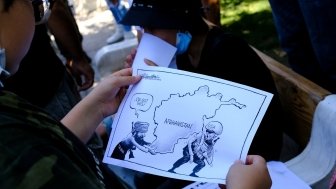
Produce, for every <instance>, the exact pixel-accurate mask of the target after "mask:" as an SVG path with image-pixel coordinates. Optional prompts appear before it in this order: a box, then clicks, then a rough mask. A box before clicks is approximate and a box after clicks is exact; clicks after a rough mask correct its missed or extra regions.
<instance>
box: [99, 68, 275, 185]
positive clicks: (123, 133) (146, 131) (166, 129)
mask: <svg viewBox="0 0 336 189" xmlns="http://www.w3.org/2000/svg"><path fill="white" fill-rule="evenodd" d="M134 74H137V75H141V76H142V79H141V82H139V83H137V84H136V85H134V86H132V87H131V88H129V89H130V90H128V92H127V94H126V96H125V98H124V99H123V101H122V104H121V105H120V107H119V109H118V112H117V114H116V116H115V119H114V122H113V127H114V130H112V132H111V135H110V139H109V143H108V147H107V149H106V153H105V155H104V160H103V161H104V162H105V163H109V164H114V165H117V166H122V167H126V168H129V169H133V170H137V171H142V172H146V173H150V174H157V175H161V176H167V177H172V178H178V179H186V180H194V181H207V182H218V183H223V182H224V183H225V176H226V174H227V171H228V170H229V167H230V165H231V164H232V163H233V162H234V161H235V160H237V159H245V158H246V155H247V152H248V150H249V147H250V145H251V143H252V139H253V137H254V134H255V132H256V130H257V129H258V126H259V124H260V122H261V120H262V117H263V115H264V114H265V112H266V110H267V107H268V105H269V103H270V101H271V99H272V94H270V93H267V92H265V91H260V90H258V89H255V88H251V87H249V86H245V85H240V84H237V83H233V82H230V81H226V80H222V79H218V78H213V77H208V76H205V75H198V74H194V73H189V72H184V71H181V70H173V69H165V68H161V67H152V66H149V67H143V68H137V70H136V71H134ZM136 122H139V123H142V124H143V127H141V128H142V129H140V128H139V129H135V127H134V125H137V124H135V123H136ZM133 123H134V124H133ZM144 123H145V124H144ZM131 125H133V127H134V128H133V129H131V127H130V126H131ZM131 130H132V131H131ZM136 131H137V132H138V133H136ZM135 136H137V137H139V138H138V139H137V141H142V143H141V142H137V143H132V140H133V141H136V140H135ZM132 138H133V139H132ZM126 141H127V142H126ZM123 143H124V144H123ZM137 148H138V150H135V149H137ZM118 151H119V157H118V156H114V155H115V154H116V153H117V152H118ZM129 156H130V158H129ZM132 157H134V158H132ZM188 162H189V163H188Z"/></svg>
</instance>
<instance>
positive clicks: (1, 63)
mask: <svg viewBox="0 0 336 189" xmlns="http://www.w3.org/2000/svg"><path fill="white" fill-rule="evenodd" d="M5 67H6V53H5V49H3V48H0V87H3V84H2V80H3V79H6V78H7V77H9V75H10V74H9V73H8V72H7V71H6V70H5Z"/></svg>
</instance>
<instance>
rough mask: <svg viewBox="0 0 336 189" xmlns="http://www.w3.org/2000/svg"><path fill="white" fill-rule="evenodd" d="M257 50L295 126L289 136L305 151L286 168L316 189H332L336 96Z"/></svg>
mask: <svg viewBox="0 0 336 189" xmlns="http://www.w3.org/2000/svg"><path fill="white" fill-rule="evenodd" d="M254 50H255V51H256V52H257V54H258V55H259V56H260V57H261V58H262V60H263V61H264V62H265V64H266V66H267V67H268V68H269V70H270V71H271V73H272V75H273V78H274V81H275V84H276V87H277V90H278V93H279V96H280V100H281V103H282V105H283V107H284V110H285V113H286V116H288V118H289V120H290V123H291V124H290V125H287V126H285V132H286V134H288V136H290V137H291V138H292V139H293V140H294V141H295V142H296V143H297V144H298V145H299V146H300V147H301V148H302V150H303V151H302V152H301V153H299V154H298V155H296V156H295V157H294V158H292V159H290V160H289V161H287V162H285V164H286V166H287V167H288V168H289V169H290V170H291V171H292V172H294V173H295V174H296V175H297V176H299V178H301V179H302V180H303V181H305V182H306V183H307V184H309V185H310V186H311V187H312V188H328V186H327V185H328V183H329V180H330V175H331V173H332V170H333V169H335V161H336V94H331V93H330V92H329V91H327V90H325V89H324V88H322V87H320V86H319V85H317V84H315V83H313V82H312V81H310V80H308V79H306V78H304V77H303V76H301V75H299V74H297V73H296V72H294V71H293V70H292V69H290V68H289V67H287V66H285V65H283V64H281V63H279V62H278V61H276V60H274V59H273V58H271V57H269V56H268V55H266V54H264V53H263V52H261V51H259V50H257V49H255V48H254Z"/></svg>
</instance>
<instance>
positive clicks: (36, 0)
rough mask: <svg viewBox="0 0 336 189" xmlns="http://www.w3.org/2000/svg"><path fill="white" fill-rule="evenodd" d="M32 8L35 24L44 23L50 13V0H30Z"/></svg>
mask: <svg viewBox="0 0 336 189" xmlns="http://www.w3.org/2000/svg"><path fill="white" fill-rule="evenodd" d="M31 2H32V5H33V9H34V16H35V24H36V25H38V24H42V23H45V22H46V21H47V20H48V18H49V15H50V10H51V8H52V5H53V1H52V0H31Z"/></svg>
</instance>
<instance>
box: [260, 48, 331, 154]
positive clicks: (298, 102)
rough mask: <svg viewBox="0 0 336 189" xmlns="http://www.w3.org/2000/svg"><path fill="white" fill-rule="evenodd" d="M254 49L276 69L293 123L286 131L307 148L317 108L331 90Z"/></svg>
mask: <svg viewBox="0 0 336 189" xmlns="http://www.w3.org/2000/svg"><path fill="white" fill-rule="evenodd" d="M254 50H255V51H256V52H257V54H258V55H259V56H260V57H261V58H262V60H263V61H264V63H265V64H266V66H267V67H268V68H269V69H270V71H271V72H272V75H273V78H274V81H275V84H276V87H277V90H278V93H279V96H280V100H281V103H282V105H283V107H284V110H285V113H286V116H288V118H289V121H290V123H291V124H290V125H287V126H285V132H286V133H287V134H288V135H289V136H290V137H291V138H292V139H293V140H294V141H296V142H297V143H298V144H299V145H300V146H301V147H302V149H303V148H304V147H305V146H306V145H307V143H308V140H309V138H310V132H311V127H312V118H313V115H314V111H315V108H316V106H317V104H318V103H319V102H320V101H321V100H323V99H324V97H325V96H327V95H329V94H331V93H330V92H329V91H327V90H326V89H324V88H322V87H320V86H319V85H317V84H315V83H313V82H312V81H310V80H308V79H306V78H305V77H303V76H301V75H300V74H298V73H296V72H294V71H293V70H292V69H290V68H289V67H287V66H285V65H283V64H281V63H280V62H278V61H276V60H274V59H273V58H271V57H270V56H268V55H266V54H264V53H263V52H261V51H259V50H258V49H255V48H254Z"/></svg>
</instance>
